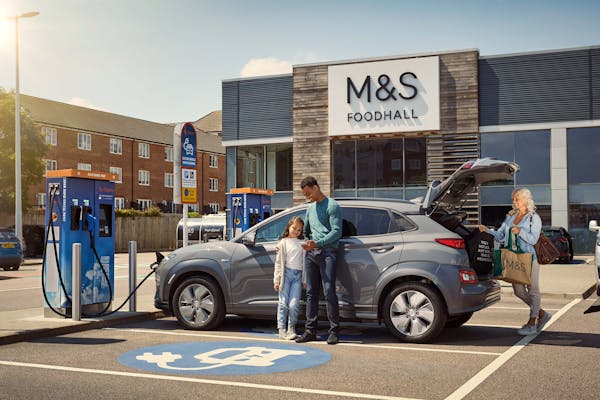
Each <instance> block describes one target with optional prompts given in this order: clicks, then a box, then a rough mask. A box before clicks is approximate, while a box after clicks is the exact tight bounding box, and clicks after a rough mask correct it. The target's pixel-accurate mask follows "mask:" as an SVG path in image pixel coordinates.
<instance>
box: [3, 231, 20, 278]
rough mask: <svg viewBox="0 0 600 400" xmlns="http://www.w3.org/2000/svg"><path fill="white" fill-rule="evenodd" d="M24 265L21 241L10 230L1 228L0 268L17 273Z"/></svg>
mask: <svg viewBox="0 0 600 400" xmlns="http://www.w3.org/2000/svg"><path fill="white" fill-rule="evenodd" d="M22 263H23V249H22V248H21V241H20V240H19V238H17V236H16V235H15V231H14V230H13V229H10V228H0V267H2V268H3V269H4V270H5V271H9V270H12V271H16V270H18V269H19V267H20V266H21V264H22Z"/></svg>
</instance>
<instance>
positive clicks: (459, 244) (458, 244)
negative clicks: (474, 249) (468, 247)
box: [435, 238, 465, 249]
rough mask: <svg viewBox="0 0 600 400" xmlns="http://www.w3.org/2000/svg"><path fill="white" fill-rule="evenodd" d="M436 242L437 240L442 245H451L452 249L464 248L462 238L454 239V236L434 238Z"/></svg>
mask: <svg viewBox="0 0 600 400" xmlns="http://www.w3.org/2000/svg"><path fill="white" fill-rule="evenodd" d="M435 241H436V242H438V243H439V244H443V245H444V246H448V247H452V248H454V249H464V248H465V241H464V240H463V239H454V238H451V239H450V238H448V239H444V238H442V239H435Z"/></svg>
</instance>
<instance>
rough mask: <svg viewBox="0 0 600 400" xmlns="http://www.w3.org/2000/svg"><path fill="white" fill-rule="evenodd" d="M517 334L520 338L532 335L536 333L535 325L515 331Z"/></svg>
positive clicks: (525, 326) (526, 325) (527, 325)
mask: <svg viewBox="0 0 600 400" xmlns="http://www.w3.org/2000/svg"><path fill="white" fill-rule="evenodd" d="M517 333H518V334H519V335H522V336H527V335H532V334H534V333H537V327H536V326H535V325H529V324H525V325H523V327H522V328H520V329H517Z"/></svg>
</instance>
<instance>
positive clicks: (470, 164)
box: [460, 161, 475, 169]
mask: <svg viewBox="0 0 600 400" xmlns="http://www.w3.org/2000/svg"><path fill="white" fill-rule="evenodd" d="M473 164H475V162H474V161H467V162H466V163H464V164H463V165H461V167H460V169H471V167H472V166H473Z"/></svg>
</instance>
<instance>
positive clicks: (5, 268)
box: [2, 267, 10, 271]
mask: <svg viewBox="0 0 600 400" xmlns="http://www.w3.org/2000/svg"><path fill="white" fill-rule="evenodd" d="M2 269H3V270H5V271H10V267H2Z"/></svg>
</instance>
